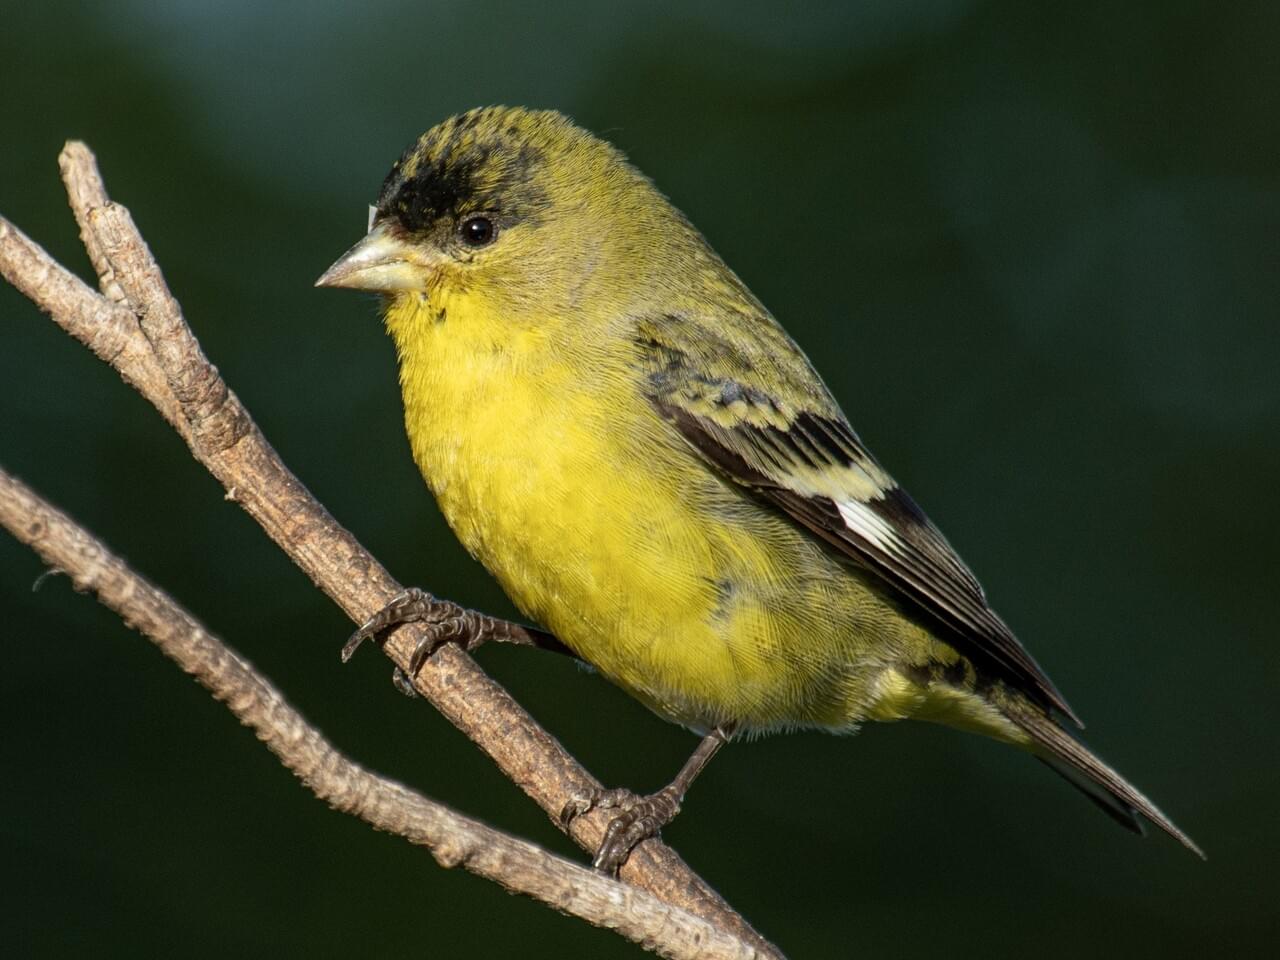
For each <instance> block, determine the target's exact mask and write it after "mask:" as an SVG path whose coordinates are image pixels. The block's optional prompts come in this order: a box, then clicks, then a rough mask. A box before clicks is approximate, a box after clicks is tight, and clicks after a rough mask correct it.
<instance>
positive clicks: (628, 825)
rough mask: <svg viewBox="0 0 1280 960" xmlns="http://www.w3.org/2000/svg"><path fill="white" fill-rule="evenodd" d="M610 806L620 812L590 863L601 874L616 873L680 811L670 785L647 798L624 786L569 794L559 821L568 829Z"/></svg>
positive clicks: (615, 874)
mask: <svg viewBox="0 0 1280 960" xmlns="http://www.w3.org/2000/svg"><path fill="white" fill-rule="evenodd" d="M607 809H616V810H618V811H619V812H618V814H617V815H616V816H615V817H614V818H613V819H612V820H610V821H609V826H608V827H606V828H605V832H604V839H602V840H601V841H600V846H599V847H598V848H597V849H596V855H595V857H593V858H592V861H591V865H592V866H593V867H594V868H595V869H596V870H598V871H599V872H600V873H603V874H606V875H608V876H617V875H618V870H619V868H621V866H622V865H623V864H624V863H626V862H627V857H629V856H630V855H631V851H632V850H633V849H635V847H636V845H637V844H639V843H641V842H642V841H645V840H648V839H649V838H650V837H656V836H657V835H658V833H659V832H660V831H661V830H662V828H663V827H665V826H666V825H667V824H668V823H670V822H671V821H672V820H673V819H674V818H675V815H676V814H677V813H679V812H680V801H679V800H678V799H677V797H676V795H675V793H674V792H673V791H671V790H669V789H667V788H663V789H662V790H659V791H658V792H657V793H652V794H650V795H649V796H647V797H641V796H637V795H636V794H634V793H632V792H631V791H630V790H626V789H622V788H615V789H613V790H598V791H596V792H594V793H591V794H578V795H575V796H573V797H570V798H569V801H568V802H567V803H566V804H565V805H564V808H563V809H562V810H561V811H560V822H561V824H563V825H564V827H565V828H566V829H567V828H568V827H569V825H570V824H571V823H573V821H574V820H575V819H577V818H578V817H580V816H582V815H583V814H585V813H589V812H590V811H592V810H607Z"/></svg>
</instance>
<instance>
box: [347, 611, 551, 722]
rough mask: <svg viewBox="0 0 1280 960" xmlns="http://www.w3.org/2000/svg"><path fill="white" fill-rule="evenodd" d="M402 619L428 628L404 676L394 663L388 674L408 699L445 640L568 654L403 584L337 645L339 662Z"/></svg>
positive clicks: (543, 638)
mask: <svg viewBox="0 0 1280 960" xmlns="http://www.w3.org/2000/svg"><path fill="white" fill-rule="evenodd" d="M402 623H425V624H427V626H428V630H427V633H426V636H424V637H423V638H422V639H421V640H419V641H418V645H417V646H416V647H414V648H413V653H412V654H411V655H410V657H409V672H408V673H407V674H406V673H405V672H404V671H403V670H401V669H400V668H399V667H396V671H395V673H394V674H393V675H392V678H391V679H392V682H393V683H394V684H395V685H396V689H397V690H399V691H400V692H401V693H403V694H406V695H407V696H411V697H413V696H417V694H416V693H415V692H414V689H413V680H412V678H413V677H414V676H416V675H417V673H418V671H419V670H420V669H421V668H422V665H423V664H424V663H426V661H427V658H428V657H429V656H431V654H433V653H435V651H436V650H437V649H438V648H439V647H440V646H441V645H442V644H445V643H449V642H456V643H459V644H461V645H462V648H463V649H464V650H474V649H475V648H476V647H478V646H480V644H482V643H487V642H489V641H494V642H497V643H517V644H521V645H523V646H529V647H539V648H540V649H543V650H552V651H555V652H556V653H564V654H568V655H569V656H573V655H574V654H573V651H571V650H570V649H569V648H568V647H566V646H565V645H564V644H563V643H561V642H560V641H559V640H557V639H556V638H555V637H553V636H552V635H551V634H549V633H545V632H544V631H542V630H537V629H535V628H533V627H522V626H520V624H518V623H511V622H510V621H508V620H499V619H498V618H497V617H491V616H489V615H488V614H484V613H478V612H477V611H475V610H468V609H466V608H465V607H460V606H458V605H457V604H456V603H453V602H452V601H450V600H438V599H436V598H435V597H433V596H432V595H431V594H429V593H427V592H426V591H425V590H420V589H418V588H417V587H409V588H408V589H407V590H403V591H401V592H400V593H398V594H397V595H396V596H395V597H394V598H392V600H391V602H390V603H388V604H387V605H386V606H385V607H383V608H382V609H381V610H379V611H378V612H377V613H375V614H374V615H373V616H372V617H370V618H369V619H368V620H366V621H365V622H364V623H363V624H361V625H360V629H358V630H357V631H356V632H355V633H353V634H352V635H351V637H350V638H349V639H348V640H347V642H346V643H345V644H343V645H342V662H343V663H346V662H347V661H348V660H350V659H351V658H352V657H353V656H354V655H355V652H356V650H358V649H359V648H360V644H362V643H364V641H365V640H368V639H370V638H372V637H375V636H377V635H378V634H380V633H383V632H384V631H386V630H390V629H392V628H393V627H398V626H399V625H400V624H402Z"/></svg>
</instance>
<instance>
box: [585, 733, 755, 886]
mask: <svg viewBox="0 0 1280 960" xmlns="http://www.w3.org/2000/svg"><path fill="white" fill-rule="evenodd" d="M732 733H733V725H732V724H727V725H725V726H721V727H717V728H716V729H714V730H712V731H711V732H710V733H709V734H707V735H706V736H705V737H703V738H702V742H701V743H699V744H698V746H697V749H695V750H694V751H693V755H692V756H690V757H689V759H688V760H686V761H685V764H684V766H683V767H681V768H680V772H679V773H677V774H676V777H675V779H674V780H672V781H671V782H670V783H669V784H667V785H666V786H665V787H663V788H662V789H661V790H659V791H658V792H657V793H651V794H649V796H647V797H638V796H636V795H635V794H634V793H632V792H631V791H630V790H626V789H615V790H600V791H597V792H595V793H594V794H592V795H590V796H586V797H575V798H574V799H572V800H570V801H569V802H568V803H566V804H565V806H564V809H563V810H562V811H561V813H560V821H561V823H562V824H564V826H565V827H568V825H569V824H570V823H572V822H573V820H574V818H575V817H579V816H581V815H582V814H584V813H587V812H588V811H590V810H595V809H597V808H602V809H603V808H614V807H616V808H618V809H619V811H620V812H619V813H618V815H617V816H616V817H614V818H613V819H612V820H611V821H609V826H608V827H607V828H606V829H605V833H604V839H603V840H601V841H600V847H599V849H597V850H596V855H595V858H594V859H593V860H592V866H594V867H595V868H596V869H597V870H599V871H600V872H601V873H605V874H608V875H610V876H616V875H617V873H618V868H619V867H621V866H622V865H623V864H624V863H625V862H626V860H627V857H628V856H630V854H631V851H632V849H633V848H634V847H635V846H636V844H638V843H640V842H641V841H642V840H648V839H649V838H650V837H656V836H657V835H658V832H659V831H660V830H661V829H662V828H663V827H665V826H666V825H667V824H668V823H670V822H671V821H672V820H674V819H675V816H676V814H677V813H679V812H680V803H681V801H683V800H684V795H685V793H686V792H687V791H688V789H689V785H690V784H692V783H693V781H694V780H696V779H697V777H698V774H700V773H701V772H702V768H703V767H705V766H706V765H707V763H708V762H710V760H711V758H712V757H714V756H715V755H716V753H717V751H719V749H720V748H721V747H722V746H724V745H725V743H727V742H728V740H729V737H730V736H731V735H732Z"/></svg>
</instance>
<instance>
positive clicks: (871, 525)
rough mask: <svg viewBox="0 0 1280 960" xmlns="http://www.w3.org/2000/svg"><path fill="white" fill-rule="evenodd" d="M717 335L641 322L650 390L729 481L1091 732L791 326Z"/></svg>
mask: <svg viewBox="0 0 1280 960" xmlns="http://www.w3.org/2000/svg"><path fill="white" fill-rule="evenodd" d="M717 326H718V325H715V324H712V323H709V322H707V321H705V320H702V319H700V318H696V317H694V318H691V317H689V316H687V315H686V316H666V317H661V318H657V319H647V320H645V321H642V322H641V323H639V324H638V326H637V330H636V343H637V345H638V347H639V351H640V363H641V365H642V368H643V371H644V377H643V381H642V382H643V389H644V391H645V393H646V396H647V398H648V399H649V401H650V402H651V403H652V404H653V406H654V407H655V409H656V410H657V411H658V413H659V414H660V415H661V416H662V417H663V418H664V419H666V420H667V421H668V422H669V423H671V425H672V426H673V427H674V428H675V429H676V430H677V431H678V432H679V434H680V435H681V436H682V437H683V438H684V439H685V440H686V441H687V442H688V443H689V445H690V446H691V447H692V448H693V449H694V450H696V451H697V452H698V453H699V454H701V455H702V456H703V457H704V458H705V459H706V460H708V461H709V462H710V463H711V464H713V465H714V466H715V467H717V468H718V469H719V470H720V471H721V472H723V473H724V474H727V475H728V476H729V477H730V478H732V479H733V480H735V481H737V482H738V483H740V484H742V485H743V486H745V487H747V488H749V489H751V490H752V491H755V493H756V494H758V495H759V496H760V497H762V498H763V499H764V500H765V501H766V502H769V503H771V504H773V505H774V506H775V507H778V508H780V509H781V510H782V511H783V512H784V513H786V514H787V515H789V516H790V517H791V518H792V519H793V520H795V521H797V522H798V523H800V524H801V525H802V526H804V527H805V528H807V529H808V530H809V531H810V532H811V533H813V534H814V535H816V536H818V537H820V538H822V539H823V540H824V541H826V542H827V543H829V544H830V545H831V546H832V547H834V548H835V549H836V550H837V551H838V552H839V553H841V554H843V555H844V556H845V557H846V558H848V559H850V560H853V561H855V562H857V563H859V564H861V565H862V566H863V567H865V568H866V569H869V570H871V571H872V572H874V573H875V574H877V575H879V576H880V577H882V578H883V579H884V580H885V581H886V582H887V583H888V584H890V585H891V586H892V587H893V588H895V589H896V590H897V591H898V592H899V593H901V594H902V595H904V596H905V597H907V598H908V599H909V600H911V601H913V602H914V603H915V604H916V605H917V606H918V607H920V608H922V609H923V610H924V611H925V612H926V613H927V614H929V615H931V616H932V617H933V618H934V619H936V620H937V621H939V622H941V623H942V624H943V625H944V626H945V627H947V628H949V633H950V634H951V636H950V637H949V638H948V639H949V640H951V641H952V642H953V643H954V645H955V646H956V647H957V649H959V650H960V651H961V652H962V653H965V654H966V655H967V656H969V657H970V658H971V659H974V660H976V661H978V662H979V663H983V664H986V665H987V666H988V667H991V668H994V669H995V670H996V671H997V672H998V673H999V674H1000V675H1001V676H1002V677H1004V678H1006V679H1007V680H1010V681H1012V682H1013V684H1014V686H1015V687H1016V688H1017V689H1020V690H1022V691H1023V692H1024V693H1026V694H1027V695H1028V696H1030V697H1031V699H1032V700H1033V701H1035V702H1037V703H1040V704H1041V705H1042V706H1043V707H1045V708H1049V707H1054V708H1056V709H1058V710H1060V711H1061V712H1062V713H1064V714H1065V715H1067V716H1068V717H1070V718H1071V719H1072V720H1074V721H1075V722H1076V723H1079V720H1078V719H1077V718H1076V716H1075V714H1074V712H1073V711H1072V710H1071V708H1070V707H1069V706H1068V705H1067V703H1066V701H1065V700H1064V699H1063V697H1062V695H1061V694H1060V693H1059V692H1058V690H1057V689H1056V688H1055V687H1054V685H1053V683H1052V681H1050V680H1049V678H1048V677H1047V676H1046V675H1045V674H1044V671H1042V670H1041V669H1040V667H1039V666H1037V664H1036V662H1035V661H1034V660H1033V659H1032V658H1031V655H1030V654H1028V653H1027V651H1026V650H1025V649H1024V648H1023V647H1022V645H1021V644H1020V643H1019V642H1018V640H1017V639H1016V638H1015V637H1014V635H1013V633H1012V632H1011V631H1010V630H1009V628H1008V627H1007V626H1006V625H1005V624H1004V622H1003V621H1002V620H1001V619H1000V617H999V616H997V615H996V613H995V612H994V611H993V610H992V609H991V608H990V607H989V606H988V605H987V601H986V597H985V596H984V594H983V592H982V587H981V586H980V585H979V584H978V581H977V579H976V578H975V577H974V576H973V574H972V573H971V572H970V571H969V569H968V567H966V566H965V564H964V562H963V561H962V560H961V559H960V558H959V557H958V556H957V555H956V553H955V551H954V550H953V549H952V548H951V546H950V544H948V543H947V541H946V539H945V538H944V537H943V536H942V534H941V533H940V532H939V531H938V528H937V527H935V526H934V525H933V524H932V523H931V522H930V521H929V519H928V518H927V517H926V516H925V515H924V513H923V512H922V511H921V510H920V508H919V507H918V506H916V504H915V501H913V500H912V499H911V497H909V496H908V495H907V493H906V491H904V490H903V489H902V488H901V487H899V486H898V485H897V483H896V482H895V481H894V480H893V478H892V477H890V476H889V475H888V474H887V473H886V472H885V471H884V470H883V469H882V468H881V467H880V465H879V464H878V463H876V461H875V458H874V457H872V456H871V454H870V453H869V452H868V451H867V449H866V448H865V447H864V446H863V445H862V442H861V441H860V440H859V439H858V437H857V434H855V433H854V432H853V428H852V427H850V426H849V423H848V421H847V420H846V419H845V417H844V415H843V414H842V413H841V412H840V409H839V407H838V406H837V405H836V403H835V401H834V400H833V399H832V398H831V396H830V394H829V393H828V392H827V390H826V387H825V386H824V385H823V384H822V381H821V379H820V378H819V377H818V375H817V374H816V373H815V372H814V371H813V368H812V367H811V366H810V365H809V363H808V361H807V360H806V359H805V358H804V355H803V354H802V353H801V352H800V350H799V348H797V347H796V346H795V345H794V343H792V342H791V341H790V339H789V338H787V337H786V334H785V333H783V331H782V330H781V328H780V327H778V326H777V325H776V324H775V323H774V322H773V321H772V319H771V318H769V317H768V316H767V315H764V316H762V317H760V318H759V321H758V323H757V324H753V325H752V327H751V328H750V332H749V333H748V334H747V335H745V336H743V335H740V334H739V333H738V331H739V330H740V327H739V325H736V324H735V325H734V328H733V329H734V331H735V333H734V335H732V336H727V335H726V334H724V333H723V332H721V330H718V329H717ZM721 329H723V328H721Z"/></svg>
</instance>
